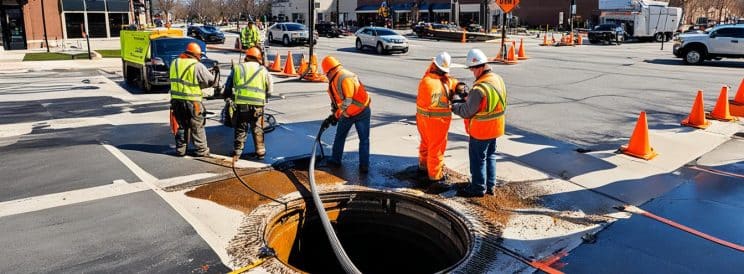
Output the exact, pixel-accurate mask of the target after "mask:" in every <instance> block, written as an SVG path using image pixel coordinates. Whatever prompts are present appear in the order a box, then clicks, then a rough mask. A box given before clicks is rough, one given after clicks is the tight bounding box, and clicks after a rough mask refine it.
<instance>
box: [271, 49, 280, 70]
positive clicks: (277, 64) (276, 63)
mask: <svg viewBox="0 0 744 274" xmlns="http://www.w3.org/2000/svg"><path fill="white" fill-rule="evenodd" d="M269 71H272V72H280V71H282V57H281V56H279V51H278V50H277V51H276V55H275V56H274V63H271V67H269Z"/></svg>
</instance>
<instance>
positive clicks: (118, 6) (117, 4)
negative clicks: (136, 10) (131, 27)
mask: <svg viewBox="0 0 744 274" xmlns="http://www.w3.org/2000/svg"><path fill="white" fill-rule="evenodd" d="M106 4H107V5H108V11H109V12H113V11H122V12H129V1H127V0H108V1H106ZM127 21H128V20H127Z"/></svg>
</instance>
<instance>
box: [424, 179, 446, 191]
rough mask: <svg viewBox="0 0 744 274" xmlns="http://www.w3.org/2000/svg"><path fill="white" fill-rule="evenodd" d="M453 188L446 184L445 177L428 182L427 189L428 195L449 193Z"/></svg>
mask: <svg viewBox="0 0 744 274" xmlns="http://www.w3.org/2000/svg"><path fill="white" fill-rule="evenodd" d="M451 188H452V186H451V185H450V184H448V183H446V180H445V178H444V177H442V178H441V179H439V180H428V186H427V187H426V193H431V194H439V193H442V192H445V191H448V190H450V189H451Z"/></svg>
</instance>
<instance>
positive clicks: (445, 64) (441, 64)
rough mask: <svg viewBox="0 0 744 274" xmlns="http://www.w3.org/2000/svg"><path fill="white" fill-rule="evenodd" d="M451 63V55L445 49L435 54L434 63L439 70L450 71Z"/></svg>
mask: <svg viewBox="0 0 744 274" xmlns="http://www.w3.org/2000/svg"><path fill="white" fill-rule="evenodd" d="M451 63H452V57H450V55H449V53H447V52H446V51H443V52H440V53H439V54H437V56H436V57H434V65H436V66H437V68H439V69H440V70H442V71H444V72H446V73H449V72H450V64H451Z"/></svg>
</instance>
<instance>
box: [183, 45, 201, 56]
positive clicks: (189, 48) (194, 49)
mask: <svg viewBox="0 0 744 274" xmlns="http://www.w3.org/2000/svg"><path fill="white" fill-rule="evenodd" d="M186 52H187V53H190V54H191V55H193V56H194V57H201V55H202V50H201V47H200V46H199V44H198V43H196V42H191V43H189V44H188V45H186Z"/></svg>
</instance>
